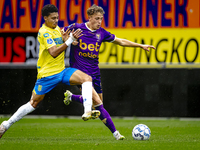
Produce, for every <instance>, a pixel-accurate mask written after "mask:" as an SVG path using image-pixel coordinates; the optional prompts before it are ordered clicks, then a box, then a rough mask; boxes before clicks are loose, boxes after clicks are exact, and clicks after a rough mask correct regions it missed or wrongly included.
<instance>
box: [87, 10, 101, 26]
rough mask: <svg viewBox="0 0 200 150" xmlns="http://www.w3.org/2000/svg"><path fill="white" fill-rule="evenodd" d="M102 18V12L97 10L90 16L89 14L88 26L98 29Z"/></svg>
mask: <svg viewBox="0 0 200 150" xmlns="http://www.w3.org/2000/svg"><path fill="white" fill-rule="evenodd" d="M102 20H103V14H101V13H99V12H98V13H96V14H94V15H92V16H89V23H90V28H91V29H92V30H97V29H99V28H100V27H101V23H102Z"/></svg>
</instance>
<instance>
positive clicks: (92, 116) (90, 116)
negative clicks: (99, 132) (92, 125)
mask: <svg viewBox="0 0 200 150" xmlns="http://www.w3.org/2000/svg"><path fill="white" fill-rule="evenodd" d="M100 114H101V113H100V111H99V110H92V111H89V112H87V113H84V114H83V115H82V119H83V120H84V121H87V120H89V119H96V118H98V117H99V116H100Z"/></svg>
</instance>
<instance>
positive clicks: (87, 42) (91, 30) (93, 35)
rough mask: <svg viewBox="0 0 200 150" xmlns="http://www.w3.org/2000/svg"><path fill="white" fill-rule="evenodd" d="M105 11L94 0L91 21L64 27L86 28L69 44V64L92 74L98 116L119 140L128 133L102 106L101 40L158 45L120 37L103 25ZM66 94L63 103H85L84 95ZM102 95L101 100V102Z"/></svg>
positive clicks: (94, 100) (124, 44) (90, 11)
mask: <svg viewBox="0 0 200 150" xmlns="http://www.w3.org/2000/svg"><path fill="white" fill-rule="evenodd" d="M104 13H105V12H104V10H103V8H102V7H99V6H97V5H95V4H94V5H92V6H91V7H90V8H89V9H88V10H87V14H88V17H89V21H88V22H86V23H80V24H79V23H74V24H72V25H70V26H68V27H65V28H64V29H63V30H64V31H66V30H67V29H70V30H73V29H74V30H76V29H78V28H80V29H81V30H82V31H83V32H82V33H83V36H81V37H80V38H79V40H78V41H77V42H74V43H72V44H71V47H69V48H70V67H73V68H77V69H79V70H81V71H83V72H85V73H86V74H88V75H90V76H91V77H92V82H93V87H94V89H95V91H96V92H93V107H94V108H95V109H96V110H99V111H100V112H101V114H100V116H99V118H100V119H101V120H102V122H103V123H104V124H105V125H106V126H107V127H108V128H109V129H110V131H111V132H112V133H113V136H114V137H115V138H116V139H117V140H123V139H124V138H125V137H124V136H123V135H121V134H120V133H119V131H117V130H116V128H115V125H114V123H113V121H112V119H111V117H110V115H109V113H108V112H107V111H106V109H105V108H104V107H103V94H102V87H101V77H100V69H99V66H98V64H99V60H98V59H99V48H100V46H101V43H102V42H112V43H114V44H117V45H120V46H124V47H140V48H142V49H144V50H146V51H149V49H148V48H153V49H155V47H154V46H151V45H143V44H138V43H134V42H131V41H129V40H126V39H121V38H117V37H116V36H115V35H114V34H111V33H110V32H108V31H106V30H105V29H103V28H102V27H101V23H102V20H103V15H104ZM64 95H65V99H64V103H65V104H66V105H69V103H70V102H71V101H76V102H80V103H83V98H82V96H81V95H74V94H72V93H71V92H70V91H68V90H67V91H66V92H65V93H64ZM99 99H100V100H101V101H100V103H99Z"/></svg>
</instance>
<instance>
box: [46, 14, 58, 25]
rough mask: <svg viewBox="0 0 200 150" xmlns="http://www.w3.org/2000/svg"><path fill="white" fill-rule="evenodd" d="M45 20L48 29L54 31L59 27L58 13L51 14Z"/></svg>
mask: <svg viewBox="0 0 200 150" xmlns="http://www.w3.org/2000/svg"><path fill="white" fill-rule="evenodd" d="M44 20H45V25H46V26H47V27H49V28H52V29H54V28H56V26H57V25H58V13H57V12H53V13H50V15H49V16H45V17H44Z"/></svg>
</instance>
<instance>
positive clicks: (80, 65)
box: [64, 23, 115, 76]
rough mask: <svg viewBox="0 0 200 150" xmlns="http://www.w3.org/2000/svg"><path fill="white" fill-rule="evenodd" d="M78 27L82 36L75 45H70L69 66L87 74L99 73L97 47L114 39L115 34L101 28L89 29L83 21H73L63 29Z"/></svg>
mask: <svg viewBox="0 0 200 150" xmlns="http://www.w3.org/2000/svg"><path fill="white" fill-rule="evenodd" d="M68 28H69V29H70V30H72V29H74V31H75V30H76V29H78V28H80V29H81V30H82V31H83V32H82V34H83V36H81V37H80V38H79V39H78V42H79V43H78V44H77V45H72V44H71V47H70V67H73V68H77V69H79V70H81V71H83V72H85V73H86V74H88V75H91V76H94V75H100V70H99V66H98V64H99V49H100V46H101V43H102V42H111V41H113V40H114V39H115V35H114V34H111V33H110V32H108V31H106V30H105V29H103V28H99V29H98V30H94V31H92V30H90V29H89V28H88V27H87V26H86V24H85V23H81V24H79V23H74V24H72V25H70V26H68V27H65V28H64V30H65V31H66V30H67V29H68Z"/></svg>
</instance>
